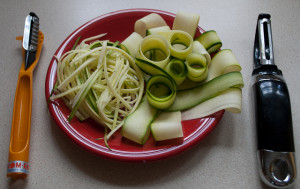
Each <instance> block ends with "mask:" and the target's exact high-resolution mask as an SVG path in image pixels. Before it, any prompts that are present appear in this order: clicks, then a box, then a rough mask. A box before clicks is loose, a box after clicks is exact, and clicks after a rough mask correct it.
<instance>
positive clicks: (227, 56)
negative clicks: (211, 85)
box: [207, 49, 242, 81]
mask: <svg viewBox="0 0 300 189" xmlns="http://www.w3.org/2000/svg"><path fill="white" fill-rule="evenodd" d="M208 69H209V72H208V76H207V81H209V80H211V79H213V78H215V77H218V76H220V75H222V74H225V73H228V72H233V71H241V69H242V68H241V66H240V64H239V62H238V61H237V59H236V57H235V56H234V54H233V52H232V51H231V50H230V49H224V50H221V51H219V52H218V53H217V54H216V55H215V56H214V57H213V59H212V61H211V64H210V66H209V68H208Z"/></svg>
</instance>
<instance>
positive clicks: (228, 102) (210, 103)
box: [182, 88, 242, 120]
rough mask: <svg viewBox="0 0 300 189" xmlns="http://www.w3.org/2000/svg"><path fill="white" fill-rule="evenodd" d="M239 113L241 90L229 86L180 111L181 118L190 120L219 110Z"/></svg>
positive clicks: (240, 108)
mask: <svg viewBox="0 0 300 189" xmlns="http://www.w3.org/2000/svg"><path fill="white" fill-rule="evenodd" d="M223 109H225V110H228V111H230V112H233V113H240V112H241V110H242V90H241V89H240V88H230V89H228V90H226V91H224V92H222V93H221V94H220V95H218V96H216V97H214V98H211V99H209V100H206V101H204V102H202V103H201V104H199V105H197V106H195V107H194V108H191V109H188V110H186V111H183V112H182V120H191V119H196V118H199V117H205V116H208V115H211V114H213V113H215V112H218V111H220V110H223Z"/></svg>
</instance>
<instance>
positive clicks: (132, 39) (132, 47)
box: [121, 32, 143, 58]
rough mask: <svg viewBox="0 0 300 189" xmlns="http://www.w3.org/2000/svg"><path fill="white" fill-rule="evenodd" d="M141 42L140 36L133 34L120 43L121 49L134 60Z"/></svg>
mask: <svg viewBox="0 0 300 189" xmlns="http://www.w3.org/2000/svg"><path fill="white" fill-rule="evenodd" d="M142 40H143V38H142V36H141V35H140V34H138V33H136V32H133V33H131V34H130V35H129V36H128V37H127V38H126V39H125V40H124V41H123V42H122V43H121V48H122V49H123V50H125V51H126V52H128V53H129V54H130V55H131V56H132V58H135V56H136V54H137V53H138V50H139V47H140V44H141V42H142Z"/></svg>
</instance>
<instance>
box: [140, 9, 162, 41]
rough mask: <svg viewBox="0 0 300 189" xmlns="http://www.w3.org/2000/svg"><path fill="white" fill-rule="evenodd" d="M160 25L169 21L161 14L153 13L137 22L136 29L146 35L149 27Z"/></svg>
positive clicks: (143, 35)
mask: <svg viewBox="0 0 300 189" xmlns="http://www.w3.org/2000/svg"><path fill="white" fill-rule="evenodd" d="M160 26H167V23H166V22H165V20H164V19H163V18H162V17H161V16H160V15H159V14H156V13H151V14H148V15H147V16H144V17H143V18H141V19H139V20H137V21H136V22H135V24H134V31H135V32H137V33H139V34H140V35H141V36H142V37H145V36H146V31H147V29H150V28H156V27H160Z"/></svg>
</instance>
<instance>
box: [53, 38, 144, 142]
mask: <svg viewBox="0 0 300 189" xmlns="http://www.w3.org/2000/svg"><path fill="white" fill-rule="evenodd" d="M104 35H105V34H101V35H98V36H93V37H91V38H87V39H84V40H83V41H82V42H81V43H80V44H79V45H77V47H76V48H75V49H74V50H71V51H68V52H66V53H65V54H64V55H62V56H61V57H60V58H59V59H58V64H57V88H56V89H55V94H54V95H52V96H51V97H50V100H54V99H58V98H62V99H63V100H64V102H65V103H66V106H67V107H68V108H70V109H71V113H70V115H69V118H68V120H69V121H71V120H72V118H73V116H74V115H76V116H77V117H78V118H79V119H80V118H81V119H80V120H84V119H86V118H88V117H90V118H92V119H94V120H95V121H96V122H98V123H100V125H103V126H106V127H107V128H109V129H110V130H111V132H110V133H108V134H107V135H106V139H108V138H109V137H110V136H111V135H112V134H113V133H114V132H115V131H117V130H118V129H119V128H120V127H122V125H123V123H124V119H125V118H126V117H127V116H128V115H129V114H130V113H132V112H133V111H135V109H136V108H137V106H138V105H139V103H140V101H141V99H142V96H143V92H144V78H143V73H142V72H141V71H140V69H139V68H138V67H137V65H136V64H135V62H134V59H133V58H132V57H131V56H130V55H129V54H128V53H127V52H125V51H124V50H122V49H120V48H117V47H115V45H112V43H111V42H108V41H99V40H97V39H98V38H100V37H102V36H104ZM88 42H91V43H90V44H89V43H88Z"/></svg>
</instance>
